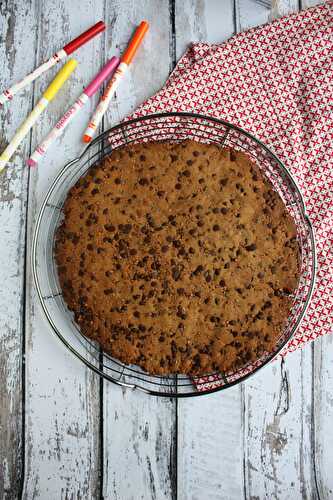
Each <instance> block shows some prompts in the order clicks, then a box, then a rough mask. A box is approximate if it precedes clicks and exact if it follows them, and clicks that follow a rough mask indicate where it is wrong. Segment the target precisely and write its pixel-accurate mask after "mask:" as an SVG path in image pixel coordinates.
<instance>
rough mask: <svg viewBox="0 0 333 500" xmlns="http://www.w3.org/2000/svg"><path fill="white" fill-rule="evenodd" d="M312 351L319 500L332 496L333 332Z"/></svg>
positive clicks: (317, 342)
mask: <svg viewBox="0 0 333 500" xmlns="http://www.w3.org/2000/svg"><path fill="white" fill-rule="evenodd" d="M311 347H312V352H313V381H312V384H313V386H312V387H313V402H312V404H313V422H312V425H313V427H312V438H313V447H314V450H313V451H314V453H315V473H316V484H315V486H316V488H317V492H318V496H319V498H320V499H321V500H329V499H331V498H333V475H332V471H333V453H332V450H333V428H332V422H333V335H326V336H325V337H321V338H320V339H318V340H316V342H314V344H313V345H312V346H311Z"/></svg>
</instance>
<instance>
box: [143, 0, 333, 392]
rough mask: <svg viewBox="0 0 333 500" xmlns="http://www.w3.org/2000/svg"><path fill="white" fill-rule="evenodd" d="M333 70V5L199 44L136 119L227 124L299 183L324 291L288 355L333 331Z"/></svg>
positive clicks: (319, 284) (319, 283)
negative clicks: (189, 115) (166, 116)
mask: <svg viewBox="0 0 333 500" xmlns="http://www.w3.org/2000/svg"><path fill="white" fill-rule="evenodd" d="M332 63H333V4H332V2H327V3H325V4H323V5H320V6H318V7H314V8H311V9H308V10H304V11H302V12H300V13H297V14H293V15H290V16H287V17H284V18H282V19H279V20H277V21H273V22H272V23H270V24H267V25H265V26H262V27H259V28H254V29H250V30H249V31H246V32H244V33H241V34H239V35H237V36H234V37H233V38H231V39H230V40H228V41H227V42H226V43H223V44H221V45H210V44H207V43H195V44H193V45H191V46H190V48H189V49H188V51H187V52H186V53H185V55H184V56H183V57H182V58H181V59H180V61H179V62H178V64H177V66H176V68H175V70H174V71H173V73H172V74H171V76H170V78H169V80H168V81H167V82H166V85H165V87H164V88H163V89H162V90H161V91H159V92H158V93H157V94H156V95H154V96H153V97H151V98H150V99H149V100H148V101H146V102H145V103H144V104H143V105H142V106H140V108H139V109H138V110H137V111H136V112H135V114H134V116H143V115H146V114H150V113H158V112H163V111H192V112H196V113H201V114H205V115H209V116H214V117H217V118H223V119H225V120H226V121H228V122H231V123H233V124H235V125H238V126H239V127H241V128H243V129H245V130H247V131H248V132H251V133H252V134H253V135H255V136H256V137H257V138H258V139H260V140H261V141H263V142H264V143H265V144H267V145H268V146H269V147H270V148H271V149H272V150H273V151H274V152H275V153H276V155H277V156H278V157H279V158H280V159H281V160H282V162H284V164H285V165H286V166H287V167H288V168H289V170H290V171H291V173H292V174H293V175H294V177H295V178H296V180H297V181H298V185H299V186H300V188H301V191H302V193H303V195H304V199H305V203H306V207H307V211H308V214H309V216H310V218H311V221H312V224H313V227H314V230H315V235H316V245H317V251H318V274H317V286H316V290H315V292H314V295H313V298H312V301H311V304H310V306H309V308H308V311H307V313H306V316H305V317H304V319H303V321H302V324H301V325H300V327H299V328H298V330H297V332H296V334H295V336H294V338H293V339H292V340H291V341H290V342H289V344H288V345H287V346H286V348H285V349H284V351H283V354H286V353H287V352H288V351H294V350H295V349H296V348H298V347H302V346H303V345H304V344H305V343H306V342H308V341H311V340H314V339H316V338H317V337H318V336H319V335H324V334H326V333H330V332H332V325H333V317H332V316H333V314H332V313H333V255H332V248H333V96H332V89H333V64H332ZM206 390H207V387H206Z"/></svg>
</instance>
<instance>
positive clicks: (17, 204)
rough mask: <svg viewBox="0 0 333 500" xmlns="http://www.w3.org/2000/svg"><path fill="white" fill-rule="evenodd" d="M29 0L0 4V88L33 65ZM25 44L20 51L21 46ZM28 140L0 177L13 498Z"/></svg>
mask: <svg viewBox="0 0 333 500" xmlns="http://www.w3.org/2000/svg"><path fill="white" fill-rule="evenodd" d="M34 13H35V10H34V4H33V2H26V5H25V8H24V9H22V3H21V1H12V2H1V3H0V23H1V24H0V32H1V35H0V60H1V72H0V88H7V87H8V86H9V85H10V84H11V82H12V81H13V80H14V81H15V80H18V79H20V78H22V77H23V76H25V74H26V73H28V72H29V71H31V69H33V67H34V61H35V48H36V40H37V26H36V20H35V15H34ZM24 44H26V47H25V50H22V49H23V46H24ZM31 105H32V98H31V89H27V90H25V91H24V92H22V93H20V95H19V96H17V97H16V98H15V101H14V102H13V104H12V103H10V104H9V103H8V104H6V105H5V106H4V107H3V108H1V110H0V121H1V135H0V147H1V149H3V148H4V147H5V145H6V144H7V142H8V141H9V140H10V139H11V137H12V136H13V135H14V133H15V130H16V129H17V128H18V126H19V125H20V123H21V122H22V121H23V120H24V118H25V116H26V115H27V114H28V112H29V111H30V109H31ZM28 146H29V138H28V140H27V141H26V142H25V144H23V145H22V146H21V148H20V150H19V151H18V153H17V154H16V155H15V156H14V157H13V159H12V161H13V165H12V166H10V167H9V168H7V169H6V170H5V171H4V172H3V173H2V174H1V176H0V228H1V244H0V246H1V248H0V283H1V285H0V324H1V329H0V498H1V499H10V500H12V499H15V498H18V496H19V492H20V488H21V482H22V481H23V477H22V472H23V461H22V445H23V440H22V385H21V379H22V377H21V375H22V355H21V354H22V339H23V337H24V331H23V328H24V325H23V321H22V315H23V301H24V259H25V216H26V201H27V189H26V188H27V181H28V176H27V174H28V172H27V169H26V168H25V166H24V165H23V163H22V161H21V155H22V154H23V155H25V154H26V152H27V150H28Z"/></svg>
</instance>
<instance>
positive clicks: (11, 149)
mask: <svg viewBox="0 0 333 500" xmlns="http://www.w3.org/2000/svg"><path fill="white" fill-rule="evenodd" d="M76 66H77V61H76V60H75V59H70V60H69V61H68V62H67V63H66V64H65V65H64V66H63V67H62V68H61V70H60V71H59V72H58V73H57V75H56V76H55V78H54V80H53V81H52V82H51V83H50V85H49V86H48V87H47V89H46V90H45V92H44V94H43V96H42V98H41V99H40V100H39V101H38V103H37V104H36V106H35V107H34V109H33V110H32V111H31V113H30V115H29V116H28V117H27V118H26V120H25V121H24V122H23V123H22V125H21V126H20V127H19V128H18V129H17V131H16V134H15V135H14V137H13V139H12V140H11V141H10V143H9V144H8V146H7V147H6V149H5V150H4V152H3V153H2V155H0V172H1V171H2V170H3V169H4V167H5V165H6V163H7V162H8V161H9V160H10V158H11V157H12V155H13V154H14V153H15V151H16V149H17V148H18V146H19V145H20V144H21V142H22V141H23V139H24V137H25V136H26V135H27V133H28V132H29V130H30V129H31V127H32V126H33V125H34V124H35V123H36V121H37V119H38V117H39V116H40V114H41V113H42V112H43V111H44V109H45V108H46V107H47V106H48V104H49V102H51V101H52V99H54V97H55V96H56V95H57V93H58V91H59V90H60V89H61V87H62V86H63V84H64V83H65V81H66V80H67V79H68V78H69V76H70V75H71V73H72V72H73V71H74V69H75V68H76Z"/></svg>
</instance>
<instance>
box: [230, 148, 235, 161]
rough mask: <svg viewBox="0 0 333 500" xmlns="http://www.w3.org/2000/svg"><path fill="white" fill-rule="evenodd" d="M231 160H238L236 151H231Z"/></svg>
mask: <svg viewBox="0 0 333 500" xmlns="http://www.w3.org/2000/svg"><path fill="white" fill-rule="evenodd" d="M230 161H236V153H235V152H234V151H232V150H231V151H230Z"/></svg>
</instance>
